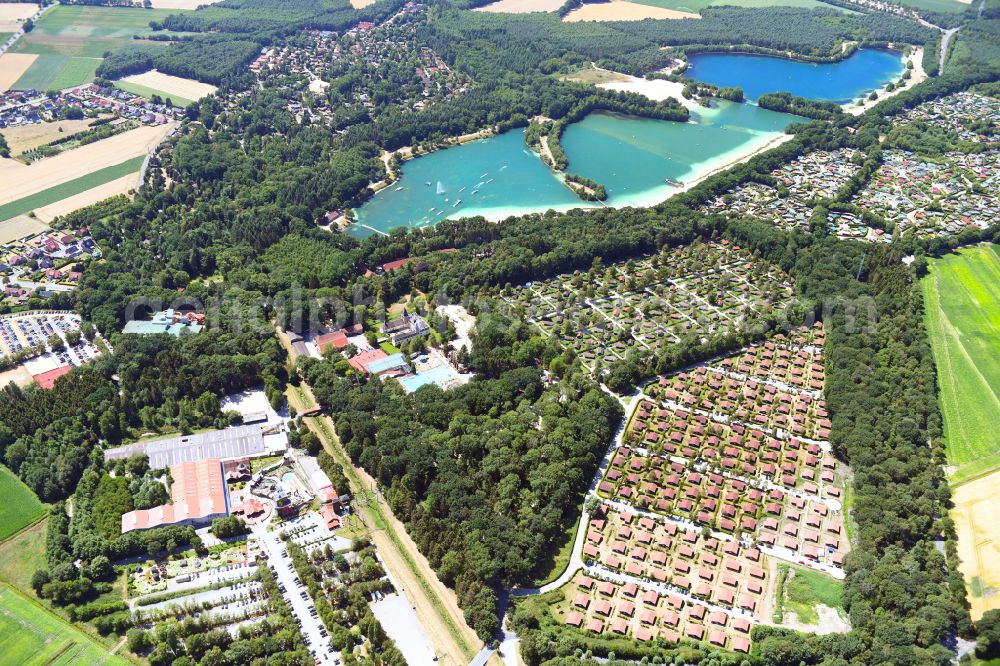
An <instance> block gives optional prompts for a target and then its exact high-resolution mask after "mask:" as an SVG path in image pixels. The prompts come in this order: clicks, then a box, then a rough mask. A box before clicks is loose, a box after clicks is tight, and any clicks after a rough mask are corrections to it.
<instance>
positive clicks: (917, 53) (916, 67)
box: [841, 47, 927, 116]
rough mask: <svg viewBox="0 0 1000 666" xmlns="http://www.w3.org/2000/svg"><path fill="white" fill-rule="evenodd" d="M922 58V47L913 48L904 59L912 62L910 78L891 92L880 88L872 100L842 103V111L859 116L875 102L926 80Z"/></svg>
mask: <svg viewBox="0 0 1000 666" xmlns="http://www.w3.org/2000/svg"><path fill="white" fill-rule="evenodd" d="M923 59H924V49H923V47H920V48H918V49H914V51H913V53H911V54H910V55H909V57H908V58H907V59H906V60H907V62H912V63H913V68H912V69H910V78H908V79H907V80H906V81H904V82H903V85H901V86H898V87H897V88H896V89H895V90H893V91H892V92H891V93H887V92H885V90H884V89H882V90H880V91H879V93H880V95H879V97H878V99H876V100H874V101H873V100H870V99H868V98H867V97H866V98H865V99H864V103H863V104H856V103H853V102H852V103H850V104H844V105H843V106H842V107H841V108H842V109H844V111H846V112H847V113H849V114H851V115H852V116H860V115H861V114H862V113H864V112H865V111H867V110H868V109H870V108H872V107H873V106H875V105H876V104H878V103H879V102H881V101H882V100H884V99H889V98H890V97H894V96H896V95H898V94H899V93H901V92H903V91H904V90H909V89H910V88H912V87H913V86H915V85H917V84H918V83H922V82H923V81H926V80H927V72H925V71H924V64H923Z"/></svg>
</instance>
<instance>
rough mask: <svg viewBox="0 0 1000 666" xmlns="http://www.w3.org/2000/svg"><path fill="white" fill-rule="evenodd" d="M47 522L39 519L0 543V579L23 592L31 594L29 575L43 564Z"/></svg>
mask: <svg viewBox="0 0 1000 666" xmlns="http://www.w3.org/2000/svg"><path fill="white" fill-rule="evenodd" d="M47 524H48V521H47V520H40V521H39V522H38V523H36V524H34V525H32V526H31V527H29V528H28V529H26V530H23V531H21V532H19V533H18V534H17V535H16V536H13V537H10V538H9V539H7V540H6V541H4V542H3V543H0V580H2V581H3V582H5V583H10V584H11V585H13V586H14V587H15V588H17V589H18V590H20V591H21V592H22V593H23V594H28V595H30V594H31V592H32V590H31V576H32V574H34V573H35V571H37V570H38V569H40V568H42V567H44V566H45V530H46V525H47Z"/></svg>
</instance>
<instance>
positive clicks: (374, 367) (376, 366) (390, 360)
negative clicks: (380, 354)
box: [365, 354, 410, 375]
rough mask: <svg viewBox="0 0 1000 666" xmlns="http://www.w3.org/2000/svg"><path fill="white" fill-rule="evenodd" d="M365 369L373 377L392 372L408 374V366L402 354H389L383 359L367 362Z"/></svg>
mask: <svg viewBox="0 0 1000 666" xmlns="http://www.w3.org/2000/svg"><path fill="white" fill-rule="evenodd" d="M365 369H366V370H368V372H370V373H371V374H373V375H381V374H383V373H387V372H393V371H399V372H409V370H410V366H409V365H408V364H407V363H406V358H405V357H404V356H403V355H402V354H391V355H389V356H386V357H385V358H377V359H375V360H373V361H370V362H368V363H367V364H366V365H365Z"/></svg>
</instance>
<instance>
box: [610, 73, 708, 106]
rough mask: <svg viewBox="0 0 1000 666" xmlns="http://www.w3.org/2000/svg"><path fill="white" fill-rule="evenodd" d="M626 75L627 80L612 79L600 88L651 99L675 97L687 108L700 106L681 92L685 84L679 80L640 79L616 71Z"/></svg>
mask: <svg viewBox="0 0 1000 666" xmlns="http://www.w3.org/2000/svg"><path fill="white" fill-rule="evenodd" d="M614 73H615V74H618V75H619V76H622V77H625V78H626V79H627V80H625V81H611V82H608V83H598V84H597V87H598V88H603V89H604V90H617V91H619V92H634V93H639V94H640V95H643V96H644V97H648V98H649V99H651V100H654V101H657V102H661V101H663V100H665V99H667V98H668V97H673V98H674V99H676V100H677V101H678V102H680V103H681V105H682V106H684V107H685V108H687V109H695V108H699V105H698V104H697V103H696V102H695V101H694V100H691V99H685V98H684V95H682V94H681V92H682V91H683V90H684V84H683V83H678V82H677V81H666V80H664V79H640V78H639V77H637V76H629V75H627V74H620V73H618V72H614Z"/></svg>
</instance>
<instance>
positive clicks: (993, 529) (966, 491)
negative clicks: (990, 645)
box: [951, 471, 1000, 620]
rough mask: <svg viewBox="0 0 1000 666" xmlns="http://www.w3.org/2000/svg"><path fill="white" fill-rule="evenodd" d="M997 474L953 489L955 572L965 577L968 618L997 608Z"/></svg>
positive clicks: (999, 602) (999, 584)
mask: <svg viewBox="0 0 1000 666" xmlns="http://www.w3.org/2000/svg"><path fill="white" fill-rule="evenodd" d="M998 483H1000V471H997V472H993V473H991V474H988V475H986V476H984V477H982V478H980V479H976V480H975V481H970V482H969V483H965V484H962V485H961V486H958V487H956V488H954V501H955V508H954V509H952V512H951V515H952V519H953V520H954V521H955V531H956V532H957V533H958V557H959V559H961V563H960V564H959V565H958V568H959V570H960V571H961V572H962V575H963V576H964V577H965V587H966V588H967V589H968V591H969V603H970V604H971V605H972V619H973V620H978V619H979V618H981V617H982V616H983V613H985V612H986V611H988V610H990V609H993V608H1000V521H997V520H996V519H995V516H996V515H997V512H1000V491H997V484H998Z"/></svg>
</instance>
